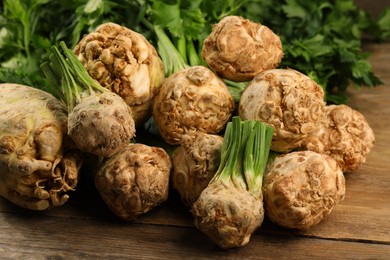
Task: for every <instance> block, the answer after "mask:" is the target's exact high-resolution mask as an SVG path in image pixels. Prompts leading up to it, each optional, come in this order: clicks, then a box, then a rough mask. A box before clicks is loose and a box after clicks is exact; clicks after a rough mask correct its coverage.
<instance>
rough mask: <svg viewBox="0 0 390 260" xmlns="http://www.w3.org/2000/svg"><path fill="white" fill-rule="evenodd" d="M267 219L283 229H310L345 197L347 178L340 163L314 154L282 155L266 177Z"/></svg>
mask: <svg viewBox="0 0 390 260" xmlns="http://www.w3.org/2000/svg"><path fill="white" fill-rule="evenodd" d="M263 194H264V206H265V213H266V215H267V217H268V218H269V219H270V220H272V221H273V222H275V223H277V224H278V225H280V226H283V227H287V228H295V229H301V230H305V229H309V228H311V227H313V226H315V225H317V224H318V223H319V222H320V221H321V220H322V219H323V218H324V217H325V216H327V215H328V214H330V213H331V211H332V210H333V208H334V207H335V206H336V205H337V204H338V203H339V202H340V201H342V200H343V199H344V197H345V179H344V175H343V173H342V171H341V169H340V167H339V165H338V164H337V162H336V161H335V160H334V159H333V158H332V157H330V156H327V155H323V154H319V153H316V152H313V151H299V152H291V153H288V154H285V155H279V156H277V157H276V159H275V160H274V161H273V162H272V163H271V164H270V165H268V168H267V171H266V173H265V175H264V185H263Z"/></svg>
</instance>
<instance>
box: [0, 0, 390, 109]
mask: <svg viewBox="0 0 390 260" xmlns="http://www.w3.org/2000/svg"><path fill="white" fill-rule="evenodd" d="M2 8H3V9H2V15H1V16H0V25H1V28H2V29H1V30H0V64H1V69H0V82H19V83H20V81H25V82H29V81H30V82H32V83H34V82H40V84H43V80H42V79H41V78H42V77H41V75H40V72H39V69H38V67H39V66H36V64H39V63H40V62H41V60H42V57H43V56H44V55H46V53H47V50H48V49H49V46H51V45H52V44H54V43H56V42H58V41H60V40H64V41H65V42H66V43H67V44H68V45H69V46H74V45H75V44H76V43H77V42H78V40H79V39H80V38H81V37H82V35H83V34H85V33H88V32H91V31H93V30H94V29H95V28H96V27H97V26H98V25H100V24H101V23H103V22H105V21H111V22H115V23H118V24H121V25H124V26H126V27H128V28H131V29H133V30H135V31H138V32H140V33H142V34H143V35H144V36H145V37H146V38H147V39H148V40H149V41H151V42H152V43H153V44H154V45H155V46H156V47H157V48H158V52H159V54H160V56H161V58H162V60H163V61H164V62H165V65H166V67H167V68H166V74H171V73H172V72H174V71H177V70H179V69H180V68H184V67H186V66H193V65H199V64H203V65H204V61H203V59H202V58H201V55H200V51H201V48H202V43H203V40H204V39H205V37H206V36H207V35H208V34H209V33H210V31H211V26H212V24H214V23H217V22H218V21H219V20H220V19H221V18H222V17H224V16H226V15H240V16H243V17H245V18H248V19H251V20H253V21H256V22H260V23H262V24H264V25H266V26H268V27H270V28H271V29H272V30H273V31H274V32H275V33H277V34H278V35H279V36H280V37H281V39H282V43H283V48H284V52H285V56H284V58H283V61H282V64H281V66H282V67H291V68H294V69H297V70H299V71H301V72H303V73H305V74H307V75H309V76H310V77H311V78H313V79H314V80H316V81H317V82H318V83H319V84H320V85H321V86H323V88H324V90H325V92H326V94H327V95H326V99H327V101H329V102H332V103H344V102H346V89H347V87H348V86H349V85H351V84H353V85H355V86H357V87H360V86H375V85H378V84H380V83H381V81H380V79H378V78H377V77H376V76H375V75H374V73H373V71H372V68H371V65H370V64H369V62H368V57H369V54H368V53H364V52H362V46H361V45H362V39H363V35H370V36H371V38H372V39H375V40H386V39H388V38H389V36H390V8H387V9H385V10H384V11H383V12H382V14H381V15H380V16H379V18H377V19H373V17H372V16H371V15H370V14H369V13H368V12H366V11H363V10H360V9H359V8H357V6H356V5H355V3H354V1H353V0H338V1H335V0H313V1H305V0H214V1H207V0H72V1H54V0H25V1H22V0H5V1H4V4H3V6H2ZM48 21H49V22H48ZM53 21H55V22H53ZM10 50H12V51H10ZM228 84H229V86H230V89H231V91H232V93H233V95H234V96H235V98H236V99H238V98H239V96H240V93H241V91H242V89H243V87H245V84H243V83H232V82H228Z"/></svg>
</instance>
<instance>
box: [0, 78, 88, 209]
mask: <svg viewBox="0 0 390 260" xmlns="http://www.w3.org/2000/svg"><path fill="white" fill-rule="evenodd" d="M66 112H67V111H66V107H65V105H64V104H63V103H62V102H60V101H59V100H57V99H56V98H54V97H53V96H52V95H50V94H49V93H46V92H44V91H42V90H39V89H35V88H32V87H29V86H24V85H18V84H7V83H6V84H0V195H1V196H3V197H4V198H6V199H8V200H9V201H11V202H12V203H14V204H16V205H18V206H20V207H23V208H27V209H31V210H45V209H48V208H52V207H57V206H61V205H62V204H64V203H65V202H66V201H67V200H68V199H69V195H68V193H69V191H73V190H74V189H75V187H76V185H77V182H78V173H79V168H80V164H81V156H80V154H79V153H78V152H77V151H75V150H72V149H71V147H72V143H71V140H70V139H69V138H68V137H67V136H66V132H67V131H66V130H67V115H66Z"/></svg>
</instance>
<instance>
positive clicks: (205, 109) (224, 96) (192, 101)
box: [153, 66, 234, 144]
mask: <svg viewBox="0 0 390 260" xmlns="http://www.w3.org/2000/svg"><path fill="white" fill-rule="evenodd" d="M233 108H234V100H233V97H232V95H231V94H230V92H229V89H228V88H227V87H226V85H225V84H224V82H223V81H222V80H221V79H220V78H218V77H217V76H216V75H215V74H214V73H213V72H212V71H211V70H209V69H207V68H206V67H202V66H195V67H190V68H187V69H184V70H181V71H179V72H176V73H174V74H172V75H171V76H170V77H169V78H167V79H166V80H165V82H164V83H163V85H162V87H161V89H160V92H159V93H158V94H157V95H156V97H155V100H154V103H153V118H154V120H155V122H156V124H157V126H158V128H159V130H160V133H161V136H162V137H163V138H164V140H165V141H166V142H167V143H169V144H180V143H181V139H182V136H183V135H184V134H191V133H195V132H198V131H199V132H203V133H209V134H216V133H218V132H220V131H221V130H222V129H224V127H225V126H226V124H227V122H228V121H229V120H230V118H231V115H232V112H233Z"/></svg>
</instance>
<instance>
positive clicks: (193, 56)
mask: <svg viewBox="0 0 390 260" xmlns="http://www.w3.org/2000/svg"><path fill="white" fill-rule="evenodd" d="M187 56H188V63H189V64H190V66H198V65H204V64H203V63H202V59H201V58H200V57H199V54H198V52H197V51H196V49H195V46H194V42H193V41H192V40H191V39H187Z"/></svg>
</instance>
